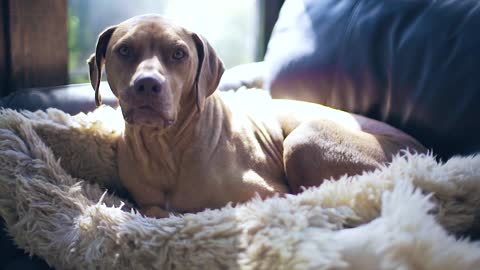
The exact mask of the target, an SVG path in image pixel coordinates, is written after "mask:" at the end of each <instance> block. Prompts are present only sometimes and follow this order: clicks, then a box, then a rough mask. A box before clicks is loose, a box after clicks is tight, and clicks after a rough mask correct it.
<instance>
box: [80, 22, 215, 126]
mask: <svg viewBox="0 0 480 270" xmlns="http://www.w3.org/2000/svg"><path fill="white" fill-rule="evenodd" d="M88 65H89V70H90V81H91V83H92V86H93V88H94V89H95V100H96V103H97V105H100V104H101V97H100V93H99V85H100V80H101V74H102V69H103V67H105V72H106V75H107V81H108V84H109V85H110V88H111V89H112V91H113V93H114V94H115V95H116V96H117V98H118V99H119V103H120V106H121V108H122V112H123V115H124V118H125V120H126V121H127V122H128V123H130V124H133V125H149V126H155V127H159V128H166V127H169V126H171V125H173V124H174V123H175V121H177V118H178V115H179V113H182V110H196V109H197V110H199V111H202V109H203V106H204V103H205V99H206V98H207V97H208V96H209V95H211V94H212V93H213V92H214V91H215V89H216V88H217V86H218V83H219V81H220V78H221V76H222V74H223V71H224V67H223V63H222V61H221V60H220V59H219V58H218V57H217V55H216V53H215V51H214V50H213V48H212V47H211V46H210V44H209V43H208V42H207V41H206V40H205V39H204V38H202V37H201V36H199V35H197V34H195V33H193V32H190V31H188V30H186V29H184V28H182V27H180V26H177V25H174V24H172V23H170V22H168V21H167V20H166V19H164V18H162V17H160V16H157V15H143V16H138V17H133V18H131V19H129V20H127V21H124V22H122V23H120V24H118V25H115V26H111V27H109V28H107V29H106V30H104V31H103V32H102V33H101V34H100V36H99V38H98V42H97V46H96V50H95V53H94V54H93V55H92V56H91V57H90V59H89V60H88Z"/></svg>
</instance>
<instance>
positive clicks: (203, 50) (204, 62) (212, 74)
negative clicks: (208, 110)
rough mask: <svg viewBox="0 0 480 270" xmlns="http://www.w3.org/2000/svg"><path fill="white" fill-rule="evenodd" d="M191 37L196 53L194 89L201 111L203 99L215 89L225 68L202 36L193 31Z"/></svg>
mask: <svg viewBox="0 0 480 270" xmlns="http://www.w3.org/2000/svg"><path fill="white" fill-rule="evenodd" d="M192 38H193V41H194V42H195V47H196V48H197V54H198V68H197V74H196V76H195V83H194V91H195V99H196V103H197V108H198V110H199V111H200V112H201V111H202V110H203V106H204V105H205V99H206V98H207V97H208V96H210V95H211V94H212V93H213V92H215V90H216V89H217V87H218V83H219V82H220V78H221V77H222V74H223V72H224V71H225V68H224V66H223V63H222V60H220V58H219V57H218V56H217V54H216V53H215V50H214V49H213V48H212V46H210V44H209V43H208V42H207V41H206V40H205V39H204V38H202V37H201V36H199V35H197V34H195V33H193V34H192Z"/></svg>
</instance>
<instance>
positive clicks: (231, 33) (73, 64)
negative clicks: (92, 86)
mask: <svg viewBox="0 0 480 270" xmlns="http://www.w3.org/2000/svg"><path fill="white" fill-rule="evenodd" d="M145 13H159V14H162V15H164V16H166V17H169V18H172V19H173V20H174V21H176V22H177V23H179V24H180V25H183V26H185V27H186V28H188V29H190V30H192V31H195V32H198V33H200V34H202V35H204V36H205V37H206V38H207V39H208V40H209V42H210V43H211V44H212V46H213V47H214V48H215V49H216V51H217V53H218V54H219V55H220V57H221V58H222V60H223V61H224V63H225V66H226V67H227V68H229V67H233V66H235V65H238V64H242V63H248V62H252V61H254V58H255V52H256V49H257V48H256V46H257V44H256V43H257V42H256V39H257V29H258V27H257V24H258V23H257V14H258V12H257V11H256V1H255V0H241V1H225V0H202V1H199V0H163V1H159V0H142V1H131V0H102V1H98V0H69V1H68V46H69V75H70V83H82V82H88V68H87V65H86V59H87V58H88V56H90V54H91V53H93V52H94V51H95V43H96V40H97V36H98V34H99V33H100V32H101V31H102V30H103V29H104V28H106V27H107V26H110V25H114V24H116V23H119V22H121V21H123V20H125V19H128V18H130V17H133V16H135V15H140V14H145Z"/></svg>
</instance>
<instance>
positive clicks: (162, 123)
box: [122, 105, 175, 128]
mask: <svg viewBox="0 0 480 270" xmlns="http://www.w3.org/2000/svg"><path fill="white" fill-rule="evenodd" d="M122 113H123V118H124V119H125V121H126V122H127V123H129V124H132V125H146V126H154V127H163V128H168V127H170V126H172V125H173V124H174V123H175V120H174V119H173V118H172V117H169V116H168V115H167V114H166V113H165V112H162V111H160V110H157V109H155V108H153V107H152V106H148V105H142V106H138V107H135V108H131V109H128V110H125V111H124V110H123V109H122Z"/></svg>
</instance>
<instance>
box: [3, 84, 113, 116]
mask: <svg viewBox="0 0 480 270" xmlns="http://www.w3.org/2000/svg"><path fill="white" fill-rule="evenodd" d="M100 91H101V94H102V101H103V103H104V104H107V105H110V106H113V107H115V106H117V104H118V102H117V98H116V97H115V96H114V95H113V93H112V91H110V87H109V86H108V84H107V83H106V82H102V83H101V84H100ZM94 93H95V92H94V91H93V88H92V86H91V85H90V84H88V83H85V84H73V85H64V86H57V87H43V88H31V89H23V90H19V91H16V92H13V93H12V94H10V95H8V96H6V97H4V98H2V99H1V100H0V106H2V107H4V108H12V109H18V110H21V109H23V110H29V111H36V110H46V109H48V108H57V109H60V110H62V111H65V112H67V113H69V114H77V113H79V112H89V111H92V110H94V109H95V108H96V106H95V95H94Z"/></svg>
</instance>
